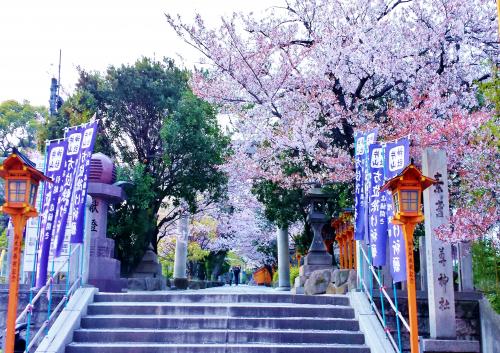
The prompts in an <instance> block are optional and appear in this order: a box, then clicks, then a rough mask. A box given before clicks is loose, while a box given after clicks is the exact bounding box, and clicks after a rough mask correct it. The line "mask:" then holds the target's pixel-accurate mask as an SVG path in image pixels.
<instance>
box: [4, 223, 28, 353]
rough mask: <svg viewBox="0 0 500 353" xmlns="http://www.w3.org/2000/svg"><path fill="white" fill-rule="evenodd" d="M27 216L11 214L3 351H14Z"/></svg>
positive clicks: (10, 352) (6, 352) (11, 352)
mask: <svg viewBox="0 0 500 353" xmlns="http://www.w3.org/2000/svg"><path fill="white" fill-rule="evenodd" d="M27 220H28V217H26V216H25V215H23V214H16V215H12V222H13V223H14V247H13V249H12V250H13V251H12V257H11V264H10V275H9V282H10V285H9V304H8V307H7V308H8V309H7V333H6V339H5V353H13V352H14V340H15V330H16V316H17V304H18V301H19V298H18V296H19V270H20V263H21V243H22V240H23V230H24V227H25V226H26V221H27Z"/></svg>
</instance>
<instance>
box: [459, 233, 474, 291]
mask: <svg viewBox="0 0 500 353" xmlns="http://www.w3.org/2000/svg"><path fill="white" fill-rule="evenodd" d="M458 259H459V262H458V268H459V274H460V278H459V279H460V291H461V292H472V291H474V280H473V274H472V249H471V243H470V241H469V242H465V243H460V244H458Z"/></svg>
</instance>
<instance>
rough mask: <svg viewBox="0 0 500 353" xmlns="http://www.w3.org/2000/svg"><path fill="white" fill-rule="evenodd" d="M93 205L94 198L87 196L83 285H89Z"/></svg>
mask: <svg viewBox="0 0 500 353" xmlns="http://www.w3.org/2000/svg"><path fill="white" fill-rule="evenodd" d="M91 205H92V197H91V196H90V195H87V200H86V201H85V212H86V217H85V225H84V226H85V229H84V237H83V244H82V245H83V259H82V261H83V263H82V284H83V285H86V284H88V283H89V266H90V245H91V239H90V237H91V234H90V229H91V228H90V227H91V223H92V217H91V215H90V206H91Z"/></svg>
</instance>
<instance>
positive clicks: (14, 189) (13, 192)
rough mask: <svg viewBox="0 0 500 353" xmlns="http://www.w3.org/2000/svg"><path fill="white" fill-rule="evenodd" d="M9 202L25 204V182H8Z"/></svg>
mask: <svg viewBox="0 0 500 353" xmlns="http://www.w3.org/2000/svg"><path fill="white" fill-rule="evenodd" d="M9 202H26V180H9Z"/></svg>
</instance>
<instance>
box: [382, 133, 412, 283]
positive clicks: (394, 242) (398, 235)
mask: <svg viewBox="0 0 500 353" xmlns="http://www.w3.org/2000/svg"><path fill="white" fill-rule="evenodd" d="M384 152H385V180H388V179H391V178H393V177H395V176H396V175H398V174H399V173H400V172H402V171H403V169H404V168H405V167H406V166H407V165H408V164H409V163H410V144H409V141H408V138H403V139H400V140H398V141H397V142H390V143H388V144H387V145H386V146H385V151H384ZM385 196H386V198H387V222H388V230H387V236H388V239H389V250H390V251H389V254H390V259H389V263H390V267H391V275H392V279H393V281H394V282H402V281H406V250H405V240H404V234H403V229H402V227H401V226H400V225H395V224H392V223H391V220H392V217H393V216H394V209H393V207H392V195H391V193H390V192H389V191H386V192H385Z"/></svg>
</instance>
